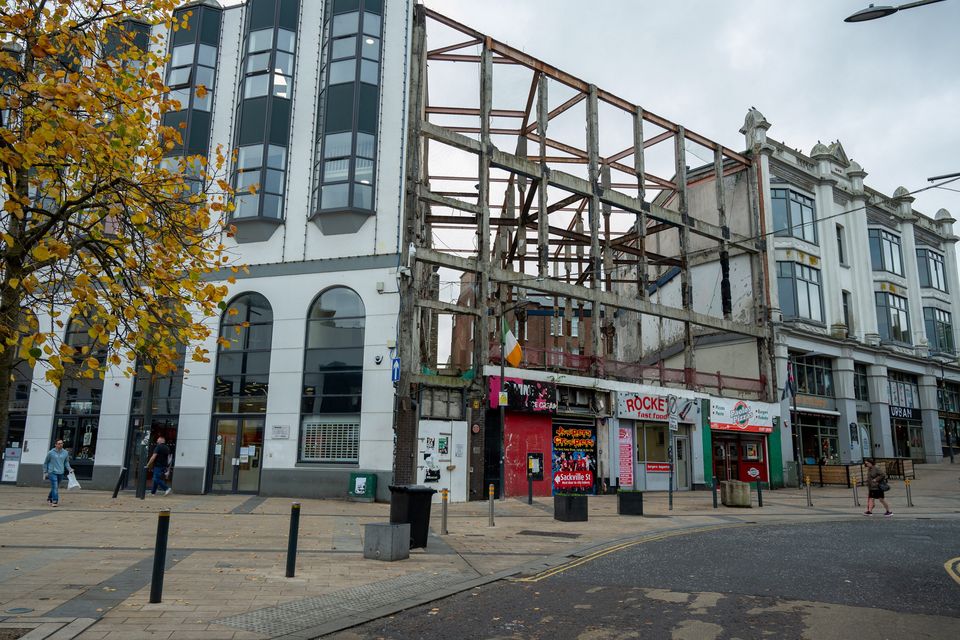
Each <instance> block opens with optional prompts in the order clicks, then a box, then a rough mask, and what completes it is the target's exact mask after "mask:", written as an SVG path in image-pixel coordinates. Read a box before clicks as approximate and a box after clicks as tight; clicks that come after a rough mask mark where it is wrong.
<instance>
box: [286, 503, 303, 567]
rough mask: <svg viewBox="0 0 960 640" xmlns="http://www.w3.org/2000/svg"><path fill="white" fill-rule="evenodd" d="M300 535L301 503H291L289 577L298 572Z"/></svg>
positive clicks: (288, 553)
mask: <svg viewBox="0 0 960 640" xmlns="http://www.w3.org/2000/svg"><path fill="white" fill-rule="evenodd" d="M299 535H300V503H299V502H294V503H293V504H292V505H290V534H289V535H288V536H287V577H288V578H292V577H293V576H294V574H295V573H296V572H297V537H298V536H299Z"/></svg>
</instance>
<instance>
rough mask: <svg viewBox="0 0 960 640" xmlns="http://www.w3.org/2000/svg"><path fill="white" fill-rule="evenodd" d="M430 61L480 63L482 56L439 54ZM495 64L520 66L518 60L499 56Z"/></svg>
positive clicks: (429, 58) (430, 57)
mask: <svg viewBox="0 0 960 640" xmlns="http://www.w3.org/2000/svg"><path fill="white" fill-rule="evenodd" d="M427 59H428V60H442V61H444V62H473V63H479V62H480V59H481V56H473V55H466V54H461V53H438V54H437V55H431V56H428V57H427ZM492 62H493V64H520V63H519V62H517V61H516V60H511V59H510V58H504V57H502V56H497V57H495V58H493V60H492Z"/></svg>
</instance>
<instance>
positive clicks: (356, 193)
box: [353, 184, 373, 209]
mask: <svg viewBox="0 0 960 640" xmlns="http://www.w3.org/2000/svg"><path fill="white" fill-rule="evenodd" d="M353 206H355V207H357V208H358V209H372V208H373V187H371V186H369V185H365V184H355V185H353Z"/></svg>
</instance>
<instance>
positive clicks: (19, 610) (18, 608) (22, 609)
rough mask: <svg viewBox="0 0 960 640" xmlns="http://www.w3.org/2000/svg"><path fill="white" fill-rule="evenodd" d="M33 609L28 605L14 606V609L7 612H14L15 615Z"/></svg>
mask: <svg viewBox="0 0 960 640" xmlns="http://www.w3.org/2000/svg"><path fill="white" fill-rule="evenodd" d="M31 611H33V609H29V608H27V607H14V608H13V609H7V613H12V614H14V615H20V614H22V613H30V612H31Z"/></svg>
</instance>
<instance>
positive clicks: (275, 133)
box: [270, 100, 290, 147]
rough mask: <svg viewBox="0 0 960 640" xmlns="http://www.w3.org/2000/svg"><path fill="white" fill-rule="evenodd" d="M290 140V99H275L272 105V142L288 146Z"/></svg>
mask: <svg viewBox="0 0 960 640" xmlns="http://www.w3.org/2000/svg"><path fill="white" fill-rule="evenodd" d="M289 141H290V101H289V100H273V102H272V104H271V106H270V142H271V144H278V145H280V146H283V147H285V146H287V143H288V142H289Z"/></svg>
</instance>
